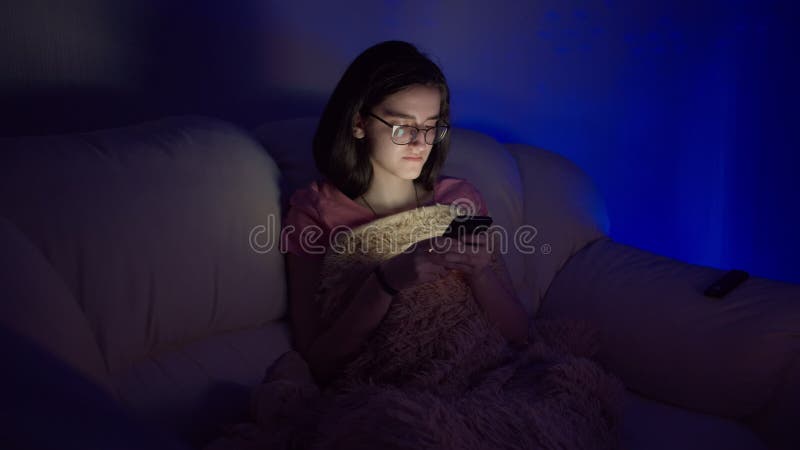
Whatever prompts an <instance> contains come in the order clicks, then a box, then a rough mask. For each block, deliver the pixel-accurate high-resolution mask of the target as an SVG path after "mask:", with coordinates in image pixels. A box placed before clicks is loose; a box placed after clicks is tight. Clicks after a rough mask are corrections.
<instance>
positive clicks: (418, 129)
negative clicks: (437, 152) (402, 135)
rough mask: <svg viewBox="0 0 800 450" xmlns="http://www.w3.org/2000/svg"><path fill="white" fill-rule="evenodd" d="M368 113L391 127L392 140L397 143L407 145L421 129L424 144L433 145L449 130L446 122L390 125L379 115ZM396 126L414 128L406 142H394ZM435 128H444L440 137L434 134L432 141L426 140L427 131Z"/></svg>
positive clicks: (440, 140)
mask: <svg viewBox="0 0 800 450" xmlns="http://www.w3.org/2000/svg"><path fill="white" fill-rule="evenodd" d="M369 115H370V116H372V117H374V118H376V119H378V120H380V121H381V122H383V123H384V124H386V126H388V127H391V128H392V142H394V143H395V144H397V145H408V144H410V143H412V142H414V139H416V138H417V134H419V132H420V131H423V133H422V136H423V139H424V140H425V143H426V144H428V145H435V144H438V143H439V142H442V141H443V140H444V138H445V137H446V136H447V132H448V131H450V125H448V124H446V123H442V124H439V125H436V126H433V127H429V128H417V127H415V126H413V125H392V124H391V123H389V122H387V121H385V120H383V119H381V118H380V117H378V116H376V115H375V114H373V113H372V112H369ZM398 128H413V129H414V131H412V132H411V139H410V140H409V141H408V142H406V143H404V144H401V143H399V142H396V141H395V140H394V139H395V135H394V134H395V132H396V131H397V129H398ZM437 128H440V129H441V128H444V133H442V137H441V138H439V140H436V137H437V136H436V134H434V136H433V142H428V131H430V130H435V129H437Z"/></svg>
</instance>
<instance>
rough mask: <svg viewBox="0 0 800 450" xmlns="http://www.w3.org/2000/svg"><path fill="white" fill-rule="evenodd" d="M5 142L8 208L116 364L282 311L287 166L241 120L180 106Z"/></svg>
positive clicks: (0, 180)
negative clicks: (162, 113)
mask: <svg viewBox="0 0 800 450" xmlns="http://www.w3.org/2000/svg"><path fill="white" fill-rule="evenodd" d="M0 148H2V150H3V151H2V152H0V215H4V216H6V217H8V218H9V219H10V220H11V221H12V222H14V223H15V224H16V225H17V226H18V227H19V228H20V229H21V230H22V231H23V232H24V233H25V234H26V235H27V236H28V237H29V239H30V240H31V242H33V244H34V245H35V246H36V247H37V248H38V249H40V251H41V252H42V253H43V254H44V255H45V256H46V258H47V260H48V261H49V262H50V263H51V264H52V266H53V268H54V269H55V271H56V273H58V275H59V276H61V277H62V278H63V279H64V281H65V283H66V285H67V287H68V290H69V292H70V293H71V294H72V295H73V296H74V297H75V299H76V301H77V302H78V304H79V305H80V308H81V309H82V310H83V311H84V313H85V315H86V317H87V319H88V321H89V324H90V326H91V329H92V330H93V332H94V333H95V336H96V338H97V340H98V343H99V345H100V348H101V350H102V352H103V354H104V355H105V358H106V361H107V362H108V367H109V369H110V370H111V371H112V372H116V371H119V370H123V369H124V368H125V367H127V366H128V365H130V364H133V363H134V362H135V361H137V360H139V359H141V358H144V357H145V356H146V355H148V354H149V353H151V352H153V351H157V350H158V349H159V348H161V347H164V346H173V345H176V344H179V343H184V342H189V341H192V340H194V339H198V338H201V337H203V336H207V335H211V334H214V333H218V332H222V331H226V330H234V329H241V328H246V327H252V326H257V325H260V324H265V323H267V322H269V321H272V320H275V319H276V318H279V317H281V316H282V315H283V314H284V311H285V309H286V305H285V281H284V275H283V271H284V270H283V258H282V256H281V255H280V253H279V252H277V251H267V250H268V247H269V245H270V242H271V243H272V244H273V245H274V244H277V240H278V239H277V238H278V236H279V230H278V228H277V224H278V223H279V219H278V214H279V205H278V193H279V192H278V185H277V180H278V171H277V167H276V166H275V164H274V163H273V161H272V160H271V159H270V157H269V155H267V154H266V152H264V150H263V148H262V147H261V146H260V145H258V143H257V142H256V141H255V140H254V139H252V138H251V137H250V136H249V135H248V134H246V133H243V132H242V131H241V130H240V129H238V128H237V127H234V126H232V125H230V124H227V123H225V122H222V121H218V120H213V119H204V118H200V117H180V118H168V119H164V120H160V121H156V122H150V123H146V124H141V125H137V126H131V127H126V128H119V129H110V130H103V131H98V132H91V133H80V134H69V135H62V136H45V137H24V138H14V139H2V140H0ZM270 220H271V221H272V225H270Z"/></svg>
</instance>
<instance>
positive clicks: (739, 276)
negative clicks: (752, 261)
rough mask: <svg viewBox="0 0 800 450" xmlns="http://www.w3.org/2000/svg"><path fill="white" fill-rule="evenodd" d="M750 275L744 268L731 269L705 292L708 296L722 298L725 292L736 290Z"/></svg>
mask: <svg viewBox="0 0 800 450" xmlns="http://www.w3.org/2000/svg"><path fill="white" fill-rule="evenodd" d="M749 276H750V275H748V273H747V272H745V271H743V270H731V271H729V272H728V273H726V274H725V275H723V276H722V278H720V279H719V280H717V281H715V282H714V283H713V284H712V285H711V286H709V287H708V289H706V291H705V292H704V293H703V294H704V295H705V296H706V297H715V298H722V297H723V296H724V295H725V294H727V293H728V292H730V291H732V290H734V289H735V288H736V286H739V285H740V284H742V282H744V280H746V279H747V277H749Z"/></svg>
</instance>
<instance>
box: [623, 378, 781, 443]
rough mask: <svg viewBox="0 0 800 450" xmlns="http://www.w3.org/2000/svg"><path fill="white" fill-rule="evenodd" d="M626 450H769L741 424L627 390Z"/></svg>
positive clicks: (625, 417)
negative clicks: (667, 403)
mask: <svg viewBox="0 0 800 450" xmlns="http://www.w3.org/2000/svg"><path fill="white" fill-rule="evenodd" d="M621 448H622V449H624V450H675V449H681V450H708V449H717V448H719V449H723V448H724V449H725V450H766V448H767V447H766V446H765V445H764V443H762V442H761V440H759V439H758V437H757V436H756V435H755V434H753V432H752V431H751V430H750V429H749V428H747V427H746V426H744V425H742V424H741V423H739V422H737V421H734V420H729V419H723V418H721V417H717V416H710V415H707V414H701V413H697V412H692V411H688V410H686V409H682V408H676V407H674V406H670V405H666V404H664V403H660V402H657V401H654V400H651V399H647V398H645V397H642V396H640V395H638V394H636V393H634V392H631V391H627V392H626V396H625V416H624V419H623V422H622V446H621Z"/></svg>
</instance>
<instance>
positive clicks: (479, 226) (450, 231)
mask: <svg viewBox="0 0 800 450" xmlns="http://www.w3.org/2000/svg"><path fill="white" fill-rule="evenodd" d="M491 224H492V218H491V217H489V216H457V217H456V218H455V219H453V221H452V222H450V225H448V226H447V229H446V230H445V231H444V234H442V237H449V238H453V239H458V237H459V236H466V235H472V234H475V233H476V232H481V231H486V230H487V229H488V228H489V226H490V225H491Z"/></svg>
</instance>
